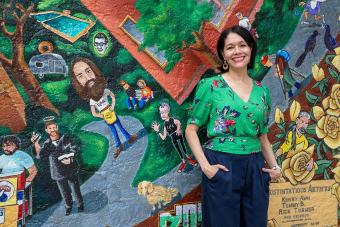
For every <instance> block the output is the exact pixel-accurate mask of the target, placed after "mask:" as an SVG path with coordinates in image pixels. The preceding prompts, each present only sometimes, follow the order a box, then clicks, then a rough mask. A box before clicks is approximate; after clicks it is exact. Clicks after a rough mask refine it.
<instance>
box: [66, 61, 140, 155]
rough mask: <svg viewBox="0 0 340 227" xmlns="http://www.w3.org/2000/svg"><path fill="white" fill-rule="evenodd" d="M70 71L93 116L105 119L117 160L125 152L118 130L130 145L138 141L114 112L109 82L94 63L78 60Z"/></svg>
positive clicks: (76, 88) (113, 100)
mask: <svg viewBox="0 0 340 227" xmlns="http://www.w3.org/2000/svg"><path fill="white" fill-rule="evenodd" d="M70 71H71V80H72V85H73V88H74V89H75V90H76V92H77V93H78V95H79V96H80V97H81V98H82V99H84V100H86V101H89V102H90V107H91V113H92V115H93V116H94V117H99V118H103V119H104V120H105V122H106V124H107V125H108V126H109V127H110V129H111V132H112V135H113V137H114V142H115V147H116V151H115V154H114V158H117V157H118V156H119V154H120V153H121V152H122V150H123V145H122V143H121V141H120V139H119V136H118V132H117V129H116V128H118V129H119V130H120V131H121V132H122V134H123V135H124V137H125V139H126V140H127V141H128V143H133V142H134V141H136V140H137V135H136V134H133V135H130V134H129V133H128V132H127V131H126V130H125V128H124V127H123V126H122V124H121V122H120V120H119V117H118V116H117V115H116V113H115V111H114V107H115V95H114V94H113V93H112V92H111V91H110V90H109V89H107V88H106V86H107V82H106V80H105V78H104V76H103V75H102V73H101V72H100V70H99V69H98V67H97V66H96V65H95V64H94V63H93V62H92V61H90V60H89V59H86V58H76V59H74V60H73V62H72V65H71V70H70ZM109 99H111V104H110V101H109Z"/></svg>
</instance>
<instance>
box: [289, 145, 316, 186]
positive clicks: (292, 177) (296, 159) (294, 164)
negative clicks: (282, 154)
mask: <svg viewBox="0 0 340 227" xmlns="http://www.w3.org/2000/svg"><path fill="white" fill-rule="evenodd" d="M314 148H315V144H313V145H311V146H309V147H308V148H307V149H305V150H304V149H303V144H302V145H301V144H297V146H296V148H295V150H290V151H288V154H287V156H286V159H285V160H284V161H283V162H282V173H283V176H284V177H286V178H287V179H288V180H289V182H290V183H291V184H292V185H297V184H306V183H309V182H310V181H311V180H312V179H313V177H314V175H315V170H317V168H318V167H317V164H316V163H315V162H314V161H313V158H312V156H313V152H314Z"/></svg>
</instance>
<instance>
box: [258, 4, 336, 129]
mask: <svg viewBox="0 0 340 227" xmlns="http://www.w3.org/2000/svg"><path fill="white" fill-rule="evenodd" d="M320 12H321V14H324V15H325V22H326V24H329V25H330V28H331V33H332V36H333V37H335V35H336V33H337V31H339V30H340V21H339V15H340V0H327V1H326V2H321V11H320ZM292 16H293V15H292ZM301 20H304V18H303V15H301V19H300V22H301ZM310 22H311V24H312V23H313V22H314V20H313V19H310ZM318 23H319V22H318ZM276 26H280V25H276ZM314 30H317V31H318V32H319V35H318V36H317V44H316V47H315V49H314V54H308V55H307V56H306V58H305V60H304V62H303V64H302V65H301V66H300V67H298V68H295V62H296V60H297V58H298V57H299V56H300V54H301V53H303V51H304V48H305V42H306V40H307V38H308V37H309V36H310V35H311V34H312V33H313V31H314ZM324 34H325V29H324V28H323V27H321V26H311V25H304V24H301V23H299V25H298V26H297V28H296V30H295V31H294V33H293V35H292V36H291V38H290V40H289V41H288V43H287V44H286V46H285V47H284V48H283V49H285V50H287V51H288V52H289V53H290V55H291V59H290V61H289V65H290V67H291V68H293V69H295V70H296V71H298V72H300V73H301V74H304V75H305V76H306V77H308V76H311V73H312V65H314V64H318V63H319V62H320V60H321V59H322V58H323V56H324V55H325V53H326V50H327V49H326V46H325V44H324V41H323V38H324ZM260 38H261V37H260ZM308 79H311V78H308ZM263 83H264V84H265V85H267V86H268V88H269V89H270V91H271V94H272V107H276V106H277V107H280V109H281V110H282V111H284V110H285V109H287V107H288V106H289V103H288V97H286V98H285V96H284V94H283V93H282V89H281V85H280V82H279V79H278V78H277V77H274V71H273V69H272V68H271V69H270V70H269V72H268V73H267V74H266V76H265V78H264V79H263ZM272 110H273V111H272V112H271V118H270V122H273V117H274V113H275V111H274V109H272Z"/></svg>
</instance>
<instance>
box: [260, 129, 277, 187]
mask: <svg viewBox="0 0 340 227" xmlns="http://www.w3.org/2000/svg"><path fill="white" fill-rule="evenodd" d="M260 142H261V148H262V149H261V150H262V154H263V156H264V159H265V160H266V162H267V163H268V165H269V168H262V171H264V172H267V173H269V175H270V178H271V179H272V180H277V179H279V178H280V177H281V168H280V167H279V166H278V164H277V162H276V159H275V156H274V152H273V148H272V145H271V144H270V142H269V139H268V136H267V134H262V135H261V136H260Z"/></svg>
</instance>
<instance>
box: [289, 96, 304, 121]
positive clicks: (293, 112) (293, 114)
mask: <svg viewBox="0 0 340 227" xmlns="http://www.w3.org/2000/svg"><path fill="white" fill-rule="evenodd" d="M300 110H301V105H300V103H299V102H298V101H295V100H294V101H293V102H292V104H291V105H290V109H289V114H290V120H292V121H295V120H296V118H297V117H298V116H299V113H300Z"/></svg>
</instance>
